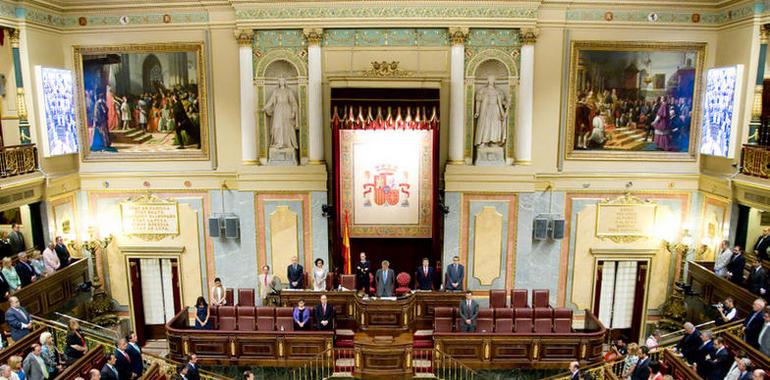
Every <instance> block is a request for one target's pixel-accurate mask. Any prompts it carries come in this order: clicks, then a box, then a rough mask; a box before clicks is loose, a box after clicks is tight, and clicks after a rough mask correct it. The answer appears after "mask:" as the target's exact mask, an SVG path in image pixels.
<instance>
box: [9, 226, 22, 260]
mask: <svg viewBox="0 0 770 380" xmlns="http://www.w3.org/2000/svg"><path fill="white" fill-rule="evenodd" d="M8 243H10V244H11V250H12V251H13V254H14V255H15V254H17V253H19V252H23V251H26V250H27V244H26V243H25V242H24V235H22V234H21V231H20V229H19V225H18V224H16V223H13V224H11V233H9V234H8Z"/></svg>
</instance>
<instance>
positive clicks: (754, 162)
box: [741, 144, 770, 178]
mask: <svg viewBox="0 0 770 380" xmlns="http://www.w3.org/2000/svg"><path fill="white" fill-rule="evenodd" d="M741 173H742V174H746V175H750V176H755V177H762V178H768V177H769V176H770V147H767V146H761V145H753V144H744V145H743V148H741Z"/></svg>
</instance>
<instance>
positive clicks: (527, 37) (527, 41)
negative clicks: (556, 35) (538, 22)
mask: <svg viewBox="0 0 770 380" xmlns="http://www.w3.org/2000/svg"><path fill="white" fill-rule="evenodd" d="M538 34H540V30H539V29H536V28H529V29H522V31H521V43H522V44H524V45H534V44H535V42H537V36H538Z"/></svg>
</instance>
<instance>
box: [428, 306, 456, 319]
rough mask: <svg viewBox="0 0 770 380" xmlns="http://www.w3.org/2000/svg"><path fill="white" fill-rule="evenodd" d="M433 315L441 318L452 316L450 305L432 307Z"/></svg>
mask: <svg viewBox="0 0 770 380" xmlns="http://www.w3.org/2000/svg"><path fill="white" fill-rule="evenodd" d="M433 315H435V316H436V317H441V318H452V316H453V310H452V308H451V307H436V308H435V309H433Z"/></svg>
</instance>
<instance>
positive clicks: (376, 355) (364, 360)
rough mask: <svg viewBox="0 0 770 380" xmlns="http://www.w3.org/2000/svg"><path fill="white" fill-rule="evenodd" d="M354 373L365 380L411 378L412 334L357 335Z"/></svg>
mask: <svg viewBox="0 0 770 380" xmlns="http://www.w3.org/2000/svg"><path fill="white" fill-rule="evenodd" d="M383 338H384V339H383ZM355 373H356V376H361V377H363V378H365V379H393V378H407V376H409V377H411V375H412V334H411V333H410V332H404V333H401V334H399V335H396V336H392V335H390V336H389V335H384V336H377V335H374V334H367V333H357V334H356V337H355Z"/></svg>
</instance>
